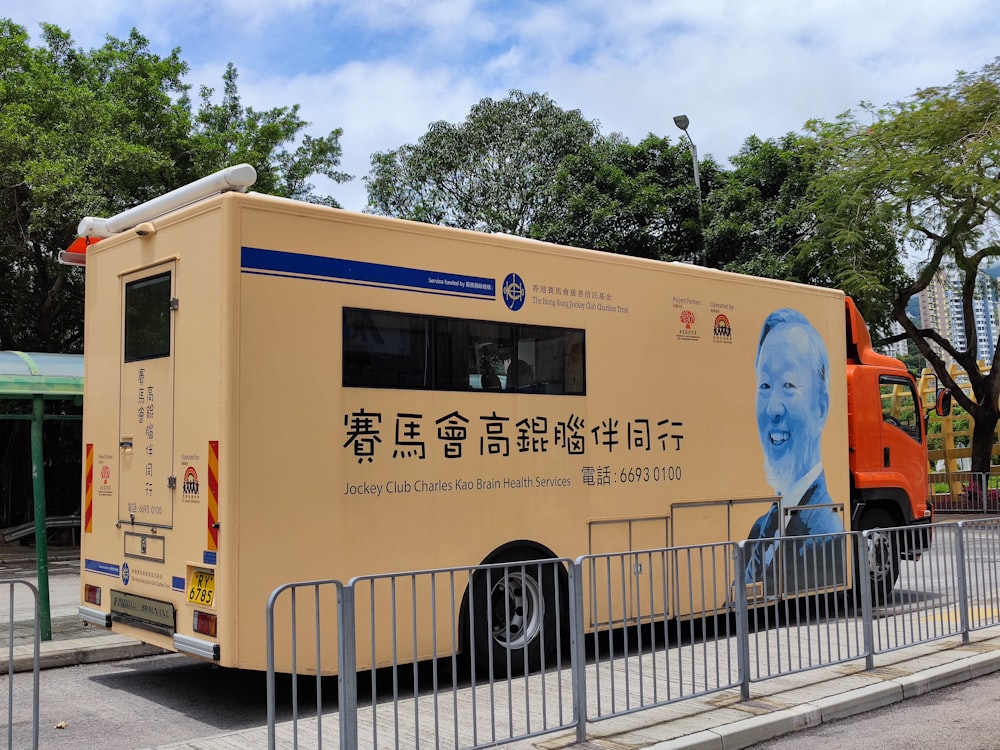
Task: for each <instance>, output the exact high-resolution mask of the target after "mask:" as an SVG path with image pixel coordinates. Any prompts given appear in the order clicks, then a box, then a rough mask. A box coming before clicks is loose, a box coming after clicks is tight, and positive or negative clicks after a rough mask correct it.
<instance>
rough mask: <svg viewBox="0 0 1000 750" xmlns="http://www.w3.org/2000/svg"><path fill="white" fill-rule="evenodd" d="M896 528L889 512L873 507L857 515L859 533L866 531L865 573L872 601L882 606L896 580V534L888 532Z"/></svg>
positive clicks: (897, 548) (897, 546)
mask: <svg viewBox="0 0 1000 750" xmlns="http://www.w3.org/2000/svg"><path fill="white" fill-rule="evenodd" d="M893 526H896V523H895V522H894V521H893V518H892V516H891V515H889V513H887V512H886V511H884V510H882V509H880V508H873V509H872V510H869V511H867V512H866V513H865V514H864V515H863V516H861V527H860V529H859V531H869V530H871V534H870V535H869V537H868V545H867V552H868V573H869V576H870V580H871V594H872V602H873V603H874V604H885V603H886V602H887V601H889V595H890V594H891V593H892V589H893V587H894V586H895V585H896V579H897V578H898V577H899V542H898V533H897V532H894V531H888V529H890V528H892V527H893Z"/></svg>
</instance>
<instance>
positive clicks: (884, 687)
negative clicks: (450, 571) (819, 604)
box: [0, 548, 1000, 750]
mask: <svg viewBox="0 0 1000 750" xmlns="http://www.w3.org/2000/svg"><path fill="white" fill-rule="evenodd" d="M4 552H5V550H4V549H2V548H0V580H9V579H12V578H16V579H18V580H28V581H30V582H31V583H32V584H34V583H35V578H34V576H29V575H25V573H26V572H27V570H28V568H26V567H25V565H24V564H23V562H22V563H21V564H15V565H12V564H10V560H9V555H5V554H4ZM65 554H66V555H67V556H71V555H72V551H69V552H67V553H65ZM77 555H78V552H77ZM31 564H33V558H32V563H31ZM29 567H30V566H29ZM15 589H16V590H17V589H19V591H16V592H15V607H14V625H13V631H14V641H13V643H14V645H13V652H14V669H15V671H30V670H31V669H32V658H33V654H34V642H33V635H34V629H33V622H32V620H31V618H32V615H33V607H32V602H31V599H32V597H31V596H30V594H29V593H28V591H27V588H26V587H24V586H22V585H20V584H19V585H17V586H16V587H15ZM8 591H9V588H8V587H7V586H0V597H2V599H0V676H2V675H6V674H7V671H8V666H9V660H8V654H9V651H10V649H9V644H10V630H11V626H10V622H9V620H8V615H9V593H8ZM49 593H50V608H51V622H52V640H51V641H45V642H42V643H41V645H40V649H39V656H40V666H41V668H42V669H47V668H51V667H62V666H70V665H75V664H85V663H93V662H100V661H116V660H121V659H130V658H135V657H139V656H146V655H151V654H158V653H163V652H162V651H161V650H160V649H158V648H154V647H151V646H147V645H144V644H142V643H139V642H138V641H135V640H132V639H130V638H125V637H123V636H120V635H115V634H112V633H110V632H108V631H103V630H102V629H99V628H95V627H92V626H88V625H85V624H84V623H83V622H82V621H81V620H80V619H79V617H78V616H77V614H76V612H77V607H78V606H79V573H78V572H75V571H74V570H73V568H72V567H71V564H70V563H68V562H67V563H66V564H65V565H63V566H61V569H60V570H58V572H56V573H54V574H52V575H51V576H50V580H49ZM998 670H1000V627H995V628H991V629H988V630H983V631H977V632H974V633H973V634H972V636H971V642H970V643H968V644H963V643H962V642H961V639H960V638H958V637H950V638H946V639H943V640H940V641H936V642H934V643H930V644H925V645H921V646H913V647H908V648H904V649H901V650H899V651H893V652H890V653H887V654H882V655H879V656H876V658H875V668H874V669H873V670H871V671H865V669H864V662H863V661H862V660H858V661H852V662H849V663H847V664H840V665H836V666H831V667H823V668H820V669H814V670H811V671H808V672H802V673H799V674H794V675H787V676H784V677H778V678H775V679H771V680H766V681H762V682H756V683H754V684H753V685H752V687H751V698H750V700H749V701H746V702H741V701H740V696H739V691H738V690H726V691H723V692H720V693H716V694H712V695H708V696H703V697H701V698H694V699H690V700H685V701H683V702H679V703H674V704H670V705H667V706H661V707H657V708H650V709H645V710H642V711H639V712H637V713H633V714H629V715H625V716H620V717H617V718H614V719H609V720H606V721H599V722H592V723H590V724H589V725H588V726H587V736H588V740H587V742H585V743H584V744H582V745H575V744H574V740H575V733H574V732H555V733H551V734H546V735H543V736H540V737H536V738H534V739H531V740H523V741H517V742H512V743H508V744H505V745H503V747H506V748H509V749H510V750H562V749H563V748H578V749H579V750H624V749H626V748H627V749H628V750H638V749H640V748H646V749H648V750H681V749H682V748H690V749H694V750H736V749H738V748H747V747H751V746H752V745H754V744H756V743H758V742H763V741H765V740H768V739H772V738H774V737H777V736H780V735H782V734H787V733H789V732H793V731H796V730H799V729H805V728H808V727H814V726H818V725H820V724H823V723H827V722H830V721H834V720H836V719H842V718H846V717H849V716H853V715H855V714H859V713H863V712H865V711H870V710H872V709H875V708H879V707H881V706H886V705H889V704H892V703H896V702H898V701H901V700H904V699H906V698H912V697H915V696H918V695H922V694H924V693H927V692H930V691H931V690H936V689H938V688H941V687H945V686H948V685H953V684H956V683H959V682H964V681H966V680H970V679H975V678H977V677H981V676H983V675H986V674H990V673H992V672H995V671H998ZM263 722H264V717H261V723H262V724H263ZM297 728H298V739H297V746H298V747H301V748H303V749H305V748H311V747H316V746H317V744H316V720H315V719H299V720H298V722H297ZM360 729H361V737H362V740H363V739H364V736H365V733H366V731H367V730H366V729H365V728H364V727H360ZM292 731H293V730H292V727H291V724H290V723H282V724H279V725H278V727H277V736H278V737H279V738H281V743H280V744H282V746H284V745H286V744H288V742H290V738H291V737H292ZM336 737H337V728H336V715H335V714H326V715H324V718H323V737H322V741H323V745H324V746H330V747H335V746H336V744H337V743H336ZM421 739H423V738H421ZM421 744H423V742H421ZM430 744H431V745H433V742H431V743H430ZM362 746H364V742H362ZM155 747H157V750H233V749H234V748H240V749H241V750H257V749H258V748H259V749H260V750H265V749H266V748H267V729H266V727H265V726H260V727H255V728H251V729H245V730H239V731H235V732H229V733H226V734H220V735H216V736H213V737H205V738H201V739H194V740H187V741H185V742H180V743H174V744H169V745H161V746H155Z"/></svg>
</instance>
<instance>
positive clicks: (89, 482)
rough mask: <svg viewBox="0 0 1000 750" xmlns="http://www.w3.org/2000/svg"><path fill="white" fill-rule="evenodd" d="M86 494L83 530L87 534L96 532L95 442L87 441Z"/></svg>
mask: <svg viewBox="0 0 1000 750" xmlns="http://www.w3.org/2000/svg"><path fill="white" fill-rule="evenodd" d="M86 464H87V467H86V472H87V473H86V477H87V478H86V480H85V483H84V488H85V490H84V491H85V493H86V494H85V495H84V501H83V530H84V532H85V533H87V534H92V533H93V532H94V444H93V443H87V458H86Z"/></svg>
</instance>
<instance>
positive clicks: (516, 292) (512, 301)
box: [501, 273, 528, 312]
mask: <svg viewBox="0 0 1000 750" xmlns="http://www.w3.org/2000/svg"><path fill="white" fill-rule="evenodd" d="M501 291H502V292H503V301H504V304H505V305H507V307H509V308H510V309H511V310H512V311H514V312H517V311H518V310H520V309H521V307H522V306H523V305H524V300H525V298H526V297H527V296H528V295H527V290H526V289H525V288H524V282H523V281H522V280H521V277H520V276H518V275H517V274H516V273H509V274H507V277H506V278H505V279H504V280H503V286H502V287H501Z"/></svg>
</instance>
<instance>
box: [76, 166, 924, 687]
mask: <svg viewBox="0 0 1000 750" xmlns="http://www.w3.org/2000/svg"><path fill="white" fill-rule="evenodd" d="M254 178H255V174H254V170H253V168H252V167H250V166H248V165H241V166H238V167H232V168H230V169H228V170H225V171H223V172H221V173H218V174H216V175H212V176H210V177H207V178H205V179H204V180H201V181H199V182H197V183H194V184H192V185H190V186H187V187H185V188H181V189H180V190H178V191H174V192H173V193H168V194H167V195H165V196H162V197H161V198H157V199H154V200H152V201H150V202H148V203H145V204H143V205H141V206H137V207H135V208H134V209H130V210H129V211H126V212H124V213H123V214H119V215H118V216H116V217H112V218H110V219H95V218H87V219H84V220H83V221H82V222H81V224H80V228H79V234H80V236H81V237H82V239H81V240H80V242H79V243H78V244H76V245H75V246H74V247H73V248H71V249H70V251H67V253H66V254H65V255H64V261H65V262H71V263H78V264H83V265H85V266H86V270H85V272H86V320H85V326H86V334H85V396H84V450H85V462H84V465H85V475H86V476H85V482H84V497H83V518H84V529H83V532H84V533H83V535H82V550H81V558H82V560H81V607H80V615H81V617H82V618H83V619H84V620H86V621H87V622H89V623H92V624H94V625H97V626H100V627H108V628H111V629H112V630H114V631H117V632H120V633H123V634H126V635H129V636H132V637H134V638H138V639H140V640H143V641H146V642H148V643H151V644H155V645H157V646H161V647H163V648H165V649H172V650H175V651H179V652H183V653H186V654H190V655H193V656H196V657H200V658H204V659H208V660H212V661H214V662H216V663H218V664H220V665H223V666H227V667H237V668H247V669H264V668H265V667H266V663H265V661H266V653H265V652H266V647H265V616H264V615H265V607H266V604H267V601H268V597H269V594H270V593H271V592H272V591H274V590H275V589H276V588H277V587H279V586H281V585H282V584H286V583H289V582H293V581H303V580H317V579H326V578H334V579H338V580H340V581H344V582H346V581H348V580H349V579H350V578H351V577H353V576H359V575H370V574H377V573H386V572H393V571H410V570H427V569H437V568H445V567H452V566H468V565H478V564H480V563H483V564H486V563H497V562H515V561H521V560H536V559H550V558H570V559H572V558H576V557H577V556H580V555H585V554H595V553H602V552H615V551H627V550H646V549H655V548H662V547H667V546H678V545H693V544H701V543H708V542H718V541H724V540H740V539H745V538H748V537H749V538H752V539H758V540H761V543H760V545H758V546H759V549H755V548H751V550H750V562H749V563H748V567H747V570H746V571H745V572H744V571H740V572H739V574H738V577H740V578H745V582H746V584H747V585H748V586H753V585H759V584H760V582H761V581H762V580H765V575H766V574H765V571H764V568H765V567H766V566H767V565H769V564H771V563H772V561H771V560H770V558H769V555H768V552H767V549H766V545H767V542H768V540H772V541H773V539H775V538H777V537H778V536H781V535H798V534H830V533H832V532H836V531H840V530H845V529H848V530H849V529H852V528H872V527H875V526H879V527H884V526H894V525H916V526H917V527H919V528H926V525H927V524H928V523H929V521H930V517H931V509H930V507H929V506H928V505H927V504H926V497H925V493H926V476H927V465H926V450H925V436H924V424H923V420H922V419H921V413H920V404H919V403H918V402H917V401H916V395H915V394H916V391H915V385H914V383H913V380H912V378H911V377H910V376H909V375H908V374H907V372H906V370H905V369H904V368H903V367H902V365H901V364H900V363H899V362H898V361H897V360H894V359H891V358H888V357H881V356H880V355H877V354H875V353H874V352H873V351H872V350H871V342H870V340H869V338H868V332H867V329H866V328H865V326H864V323H863V321H862V320H861V318H860V316H858V315H857V311H856V310H855V309H854V307H853V304H852V303H851V302H850V300H849V299H846V298H845V296H844V295H843V294H842V293H841V292H838V291H835V290H829V289H820V288H815V287H809V286H804V285H797V284H792V283H786V282H780V281H774V280H767V279H760V278H752V277H747V276H740V275H735V274H729V273H725V272H722V271H717V270H711V269H707V268H701V267H696V266H692V265H687V264H678V263H661V262H655V261H650V260H643V259H636V258H630V257H626V256H622V255H615V254H610V253H602V252H594V251H589V250H583V249H577V248H569V247H560V246H556V245H552V244H546V243H542V242H537V241H533V240H529V239H524V238H520V237H511V236H505V235H491V234H482V233H474V232H468V231H461V230H456V229H449V228H442V227H437V226H431V225H426V224H419V223H413V222H406V221H400V220H395V219H390V218H384V217H377V216H370V215H365V214H360V213H353V212H348V211H342V210H337V209H332V208H328V207H323V206H317V205H311V204H307V203H303V202H297V201H292V200H287V199H281V198H275V197H270V196H266V195H260V194H255V193H252V192H246V189H247V188H248V187H249V186H250V185H251V184H252V182H253V180H254ZM845 368H846V369H845ZM845 373H846V377H845ZM887 400H888V401H891V403H892V404H893V407H892V411H893V415H892V416H891V419H892V422H890V421H889V418H890V415H888V414H887V415H886V419H885V420H883V418H882V417H883V409H882V406H883V404H884V403H887V402H888V401H887ZM859 415H860V416H859ZM859 419H862V421H860V422H859V421H858V420H859ZM865 420H867V421H865ZM852 446H853V447H854V448H855V450H854V451H853V452H852ZM915 538H919V539H921V540H923V541H921V542H920V543H913V544H911V545H910V548H909V549H899V547H898V545H895V544H894V543H893V542H892V541H891V538H890V537H888V536H886V537H885V538H884V539H883V540H882V542H881V543H879V541H878V540H877V539H876V542H875V543H873V545H872V547H871V549H870V555H871V561H872V569H873V571H874V575H875V577H876V579H875V580H876V582H877V583H880V585H881V586H882V589H883V590H888V588H889V587H891V586H892V582H893V581H894V580H895V575H896V569H897V565H898V559H899V556H900V555H905V554H917V553H919V551H920V548H921V547H923V546H926V543H927V542H928V540H927V535H923V536H920V537H915ZM786 573H787V571H785V572H778V573H774V574H773V576H772V578H771V579H770V580H773V581H775V582H777V588H774V587H772V588H771V589H769V591H768V595H773V596H785V595H790V594H792V593H794V592H791V591H788V590H783V589H782V585H783V584H782V583H781V581H782V580H783V576H785V575H786ZM521 575H522V576H523V577H524V580H523V581H521V583H522V584H523V586H521V587H520V588H519V592H518V596H519V597H520V599H519V600H518V602H517V605H518V612H519V613H520V615H519V617H518V619H517V621H516V622H514V621H513V620H514V618H511V619H512V621H511V622H508V623H497V622H493V623H485V622H484V623H478V622H477V623H472V624H471V627H470V629H471V631H472V632H474V633H475V636H474V637H475V639H476V641H477V642H479V641H480V639H481V641H482V643H481V646H482V648H481V650H483V651H485V650H487V649H488V648H491V647H496V645H497V644H500V645H501V646H502V647H504V648H510V649H511V650H516V649H529V650H530V649H531V648H533V647H534V646H533V645H532V644H534V643H536V641H537V640H538V638H537V636H538V635H539V633H540V632H541V631H542V630H544V629H546V628H550V627H551V622H552V618H553V617H555V615H556V611H557V610H558V609H559V608H560V607H563V606H565V602H564V601H553V600H552V597H553V594H552V590H553V588H552V586H551V581H548V582H547V581H537V580H532V576H531V574H530V572H529V573H525V569H522V570H521ZM842 579H843V576H841V577H840V582H841V583H842V582H843V580H842ZM610 585H615V584H614V582H610ZM723 588H725V587H723ZM563 591H565V589H563ZM468 593H469V592H466V593H465V596H466V597H467V596H468ZM493 593H496V592H493ZM508 593H509V592H508ZM682 598H685V597H680V596H676V597H675V596H671V597H669V599H670V601H674V600H680V599H682ZM723 605H724V603H722V602H716V603H709V606H710V607H711V606H718V607H721V606H723ZM467 611H468V610H467V609H466V608H464V607H463V612H466V613H467ZM525 613H528V614H527V615H525ZM494 614H495V613H494ZM683 614H684V613H683V612H673V611H666V612H664V615H665V616H682V615H683ZM563 616H564V620H563V621H564V622H565V621H566V620H565V614H564V615H563ZM626 617H627V613H626ZM593 624H594V623H593V621H591V623H590V625H591V626H592V625H593ZM453 625H454V623H446V622H438V623H437V624H436V627H438V628H440V629H441V630H442V632H450V631H451V628H452V626H453ZM425 626H426V627H425ZM426 629H429V625H428V624H425V623H421V632H423V631H424V630H426ZM514 630H517V632H516V633H514V632H513V631H514ZM554 640H555V639H552V638H550V639H549V642H554ZM430 642H436V643H441V644H447V643H450V642H451V641H450V639H448V638H445V637H442V638H440V639H438V640H436V641H428V643H430ZM389 647H390V645H389V644H388V643H377V644H375V646H374V647H373V649H372V650H371V651H367V652H364V653H361V652H359V655H358V662H359V663H358V666H359V668H365V667H368V666H372V664H379V663H384V661H383V659H384V657H385V654H384V653H383V652H384V651H385V650H386V649H388V648H389ZM428 648H430V647H428ZM433 655H436V654H434V653H431V652H429V651H427V650H424V651H421V652H420V653H419V654H417V655H416V656H417V657H419V658H423V657H427V656H433ZM437 655H440V654H437ZM520 658H521V654H520V652H518V654H517V655H515V657H514V661H519V660H520ZM282 659H283V657H282V656H281V655H279V662H278V665H277V666H278V669H288V664H287V662H285V661H283V660H282ZM534 659H535V655H534V654H531V660H534ZM369 661H371V662H372V664H369V663H368V662H369ZM335 669H336V666H335V663H331V664H330V665H329V666H328V667H325V668H324V671H330V672H332V671H335Z"/></svg>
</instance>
